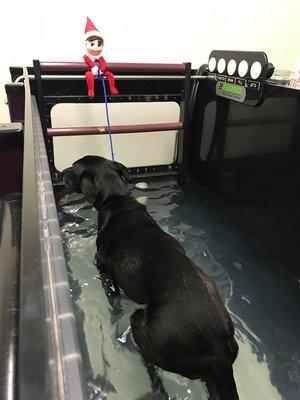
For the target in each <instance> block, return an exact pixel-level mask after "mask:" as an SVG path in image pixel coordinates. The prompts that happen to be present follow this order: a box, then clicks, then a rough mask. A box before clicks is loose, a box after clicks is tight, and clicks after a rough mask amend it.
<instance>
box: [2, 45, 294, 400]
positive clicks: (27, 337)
mask: <svg viewBox="0 0 300 400" xmlns="http://www.w3.org/2000/svg"><path fill="white" fill-rule="evenodd" d="M212 59H214V61H212ZM220 59H223V60H225V63H227V64H228V62H229V60H231V59H235V60H237V64H238V63H240V62H241V61H243V60H247V62H248V64H249V65H251V64H253V63H254V62H257V60H258V61H259V63H260V65H261V71H260V75H259V76H258V77H256V78H255V79H254V78H253V77H252V76H250V75H249V76H248V75H247V74H245V75H244V77H239V76H236V74H237V72H233V73H232V74H229V73H228V70H226V69H225V67H224V69H223V70H222V69H220V71H221V72H219V71H218V63H219V61H220ZM110 68H111V69H112V71H113V72H114V73H115V75H116V79H117V80H118V87H119V89H120V93H121V94H120V95H118V96H114V97H109V101H110V102H128V103H130V102H145V103H147V102H168V101H172V102H176V103H177V104H178V105H179V108H180V116H179V121H178V122H176V123H170V124H160V123H155V124H154V123H153V124H144V125H126V126H125V125H124V126H115V127H113V129H112V133H118V134H123V133H124V134H126V133H128V132H136V135H138V134H139V132H153V131H157V132H159V131H162V134H163V132H166V131H168V130H176V131H177V134H176V137H177V139H176V149H175V156H174V162H173V163H171V164H167V165H149V166H146V167H145V166H138V165H137V166H135V167H132V168H129V172H130V174H131V177H132V181H133V182H138V181H141V180H143V181H145V182H147V183H148V185H149V188H150V190H149V192H147V191H144V192H141V191H139V190H138V189H136V188H133V194H134V195H135V196H136V197H139V196H141V195H144V196H145V197H146V198H147V202H148V203H147V206H148V209H149V210H150V214H151V215H153V216H154V217H155V218H156V219H157V221H158V222H159V223H160V224H161V226H163V228H164V229H166V230H167V231H168V232H169V233H171V234H173V236H174V237H175V238H177V239H178V240H180V241H182V243H183V245H184V246H185V249H186V251H187V254H188V255H189V256H190V257H192V258H193V259H194V260H195V261H196V262H199V263H201V266H203V268H204V270H205V272H206V273H208V274H210V275H211V276H212V277H213V278H214V279H215V281H216V283H217V286H218V289H219V291H220V293H221V296H222V298H223V300H224V302H225V304H226V306H227V307H228V309H229V311H230V313H231V315H232V317H233V321H234V324H235V327H236V332H237V337H238V340H239V344H240V353H241V356H240V360H241V361H240V362H238V363H237V366H236V367H235V368H236V369H235V376H237V387H238V391H239V393H240V398H241V399H245V400H250V398H251V396H252V395H253V393H255V390H256V391H257V393H256V395H255V399H257V400H260V399H262V400H269V399H270V400H271V399H272V400H273V399H276V400H280V399H282V400H298V399H299V397H300V389H299V387H300V344H299V337H300V321H299V311H300V305H299V295H300V288H299V282H300V280H299V278H300V270H299V265H300V251H299V249H298V247H299V246H298V242H297V240H298V238H299V237H300V210H299V209H300V206H299V204H300V201H299V200H300V199H299V163H300V161H299V153H300V119H299V115H300V112H299V111H300V91H299V90H297V89H296V88H295V87H292V86H293V83H294V82H292V83H291V82H287V81H282V80H280V81H279V80H276V75H275V76H274V77H273V78H271V75H272V72H273V70H274V68H273V66H272V65H271V64H269V63H268V60H267V57H266V55H265V54H264V53H260V52H225V51H213V52H212V53H211V55H210V57H209V63H208V64H207V65H206V64H205V65H203V66H201V67H200V68H199V69H198V70H192V69H191V65H190V64H189V63H187V64H121V63H120V64H111V65H110ZM84 70H85V66H84V64H83V63H54V62H39V61H38V60H35V61H34V63H33V67H28V68H24V69H21V68H19V67H12V68H11V77H12V83H10V84H7V85H6V92H7V97H8V105H9V110H10V115H11V121H12V122H13V123H16V122H22V123H23V124H24V129H23V132H22V129H21V130H20V132H18V135H19V136H18V139H17V140H16V141H13V142H12V143H11V142H10V139H9V143H8V142H7V135H6V134H5V142H6V143H8V144H7V145H6V146H2V147H0V150H1V152H2V154H9V152H12V153H10V154H11V155H12V156H10V157H6V159H5V162H4V158H2V161H1V160H0V166H1V167H3V168H7V169H9V173H11V169H13V170H14V173H13V174H11V176H14V177H16V176H21V175H22V179H23V185H22V188H21V187H20V179H19V180H18V179H16V180H15V181H14V184H11V186H10V187H9V188H8V189H7V190H3V191H1V192H0V194H1V198H0V218H1V219H0V300H1V303H0V318H1V320H0V349H1V354H2V358H1V361H0V372H1V376H2V377H4V379H1V381H0V398H1V399H3V400H9V399H14V398H18V399H20V400H23V399H25V400H27V399H28V400H29V399H30V400H35V399H47V400H48V399H49V400H52V399H53V400H57V399H60V400H65V399H72V400H73V399H74V400H76V399H78V400H80V399H88V398H90V399H94V400H96V399H97V400H100V399H106V398H107V399H110V398H111V399H122V400H124V399H126V400H127V398H128V400H135V399H169V398H172V399H173V398H178V396H183V395H184V393H185V396H186V397H182V398H186V399H196V398H197V399H198V398H201V399H202V398H203V399H207V398H208V397H207V392H206V389H205V385H204V384H202V383H200V382H199V385H200V386H199V387H200V389H201V390H200V391H197V390H199V388H197V387H196V386H197V385H198V383H196V384H195V383H191V382H189V381H188V380H180V379H179V378H178V379H177V378H176V379H175V378H174V379H173V378H172V377H170V376H169V375H168V374H164V373H163V372H161V373H160V374H161V381H162V383H160V384H157V382H156V384H154V383H153V379H154V380H155V379H156V378H155V377H154V378H153V376H151V372H149V371H146V372H147V373H148V375H149V377H150V378H149V379H150V381H151V380H152V384H151V385H150V386H151V388H152V389H151V390H152V391H151V393H150V394H149V393H147V394H145V390H144V391H143V388H139V390H140V392H138V391H136V392H134V391H133V389H132V392H130V393H135V395H134V396H135V397H132V398H129V397H128V396H130V395H129V394H128V393H129V392H126V395H125V397H124V393H125V389H126V388H125V386H124V392H123V393H122V392H121V391H120V390H121V389H120V390H117V389H116V387H117V384H116V383H114V385H115V386H114V385H113V384H112V383H111V382H109V384H108V383H105V382H104V381H105V375H103V376H101V377H99V376H98V378H97V380H96V379H95V377H93V378H91V377H90V375H91V358H92V353H91V352H92V350H91V348H89V343H88V340H86V338H85V337H84V335H85V328H86V325H84V323H86V321H87V320H88V314H85V312H86V310H84V309H79V306H78V304H77V303H76V299H77V298H76V295H75V294H74V291H75V289H76V287H78V283H76V282H75V278H74V271H72V262H73V263H74V261H72V257H74V258H73V260H75V259H76V257H77V256H78V254H77V253H74V254H73V255H72V251H73V250H72V248H70V247H68V243H69V242H68V240H70V238H71V236H72V238H74V235H75V236H76V235H79V236H80V235H82V236H81V239H82V238H83V239H84V238H87V237H91V239H93V236H91V235H95V229H94V226H95V223H96V222H95V218H96V217H95V213H94V211H93V209H92V207H91V206H89V205H88V204H86V203H85V202H84V199H82V198H79V197H76V196H75V197H72V196H71V197H68V196H69V195H67V197H66V194H65V192H64V186H63V184H62V180H61V171H59V170H58V169H57V168H56V166H55V151H54V146H53V140H55V137H56V136H65V137H66V136H71V137H73V136H76V135H96V134H97V135H98V134H105V133H107V127H106V126H101V127H86V128H80V127H78V128H65V127H64V128H53V127H52V125H51V110H52V108H53V107H54V106H55V105H56V104H59V103H70V102H71V103H89V102H90V100H89V99H88V97H87V96H86V94H85V81H84ZM248 74H250V68H249V72H248ZM254 76H255V75H254ZM99 101H100V102H103V101H104V98H103V96H102V94H101V93H99V92H98V93H97V91H96V98H95V99H94V100H93V101H92V102H99ZM22 133H23V134H22ZM21 137H22V139H21ZM1 138H2V136H1V131H0V145H1ZM12 149H14V150H12ZM20 149H23V166H22V155H21V156H20ZM16 155H17V156H16ZM12 159H13V160H15V161H13V162H12V164H11V161H12ZM20 160H21V162H20ZM1 162H2V164H1ZM3 168H1V169H2V171H3ZM2 175H3V176H2ZM8 176H9V175H8ZM0 179H1V181H0V182H1V184H2V189H3V188H4V189H5V186H7V187H8V183H7V182H8V179H7V178H5V177H4V174H3V173H0ZM12 179H13V178H12ZM9 181H10V182H11V179H10V178H9ZM21 191H22V199H21V196H20V195H18V194H16V193H15V192H19V193H20V192H21ZM13 192H14V193H13ZM141 193H142V194H141ZM164 213H166V214H164ZM70 218H71V220H72V221H75V222H76V224H77V225H76V226H77V228H74V231H73V230H72V229H73V225H72V227H71V228H70V225H68V221H69V219H70ZM68 230H69V231H68ZM91 232H92V233H91ZM69 233H70V236H68V234H69ZM89 235H90V236H89ZM79 236H78V237H79ZM72 240H73V239H72ZM83 243H85V242H83ZM74 251H76V250H74ZM95 252H96V249H95ZM85 256H87V255H85ZM87 258H88V256H87ZM91 268H93V267H92V265H91ZM90 271H91V272H90V273H91V274H93V273H94V272H93V270H92V269H91V270H90ZM78 279H79V278H78ZM91 279H93V280H94V281H96V276H92V275H91ZM74 282H75V283H74ZM76 285H77V286H76ZM80 290H81V291H84V290H85V286H84V284H83V285H82V288H81V289H80ZM70 291H71V293H73V294H72V296H71V295H70ZM84 293H85V296H88V295H89V293H88V291H86V292H84ZM89 300H91V298H89ZM122 301H123V302H125V303H126V299H125V300H124V299H123V300H122ZM95 302H96V299H95ZM125 303H124V304H125ZM126 304H127V303H126ZM99 306H100V304H99ZM130 307H132V305H130ZM8 311H9V312H8ZM126 315H127V314H126V313H125V316H126ZM128 315H129V314H128ZM111 318H112V320H113V314H112V316H111ZM126 318H127V317H126ZM85 319H86V321H85ZM2 321H5V323H4V324H3V323H2ZM126 321H127V320H126ZM122 324H126V323H125V322H124V321H123V322H122ZM123 328H124V329H123ZM125 328H126V326H125V325H124V326H123V325H122V328H120V331H118V335H119V336H120V337H121V339H122V332H124V331H125ZM93 329H94V331H93V334H94V335H96V334H97V329H99V327H97V329H96V330H95V327H94V328H93ZM118 329H119V328H118ZM99 336H100V333H99ZM102 339H103V340H102V341H104V338H102ZM248 339H249V342H248V341H247V340H248ZM115 342H117V341H115ZM121 343H122V340H121ZM249 343H250V345H249V348H250V350H251V351H250V350H249V349H248V347H247V346H248V344H249ZM118 346H119V347H118V348H117V352H119V351H124V350H122V347H120V343H119V344H118ZM120 348H121V350H120ZM125 351H126V352H130V351H133V352H134V351H135V350H132V348H131V347H130V346H129V347H128V348H126V349H125ZM246 351H249V354H251V356H250V355H249V354H248V353H247V354H248V356H246ZM118 354H119V353H118ZM121 354H122V357H123V355H124V353H121ZM247 357H248V358H247ZM254 358H255V359H256V361H255V362H257V364H255V368H256V369H257V371H260V372H259V373H257V375H256V374H255V373H254V370H255V368H254V367H253V370H252V369H251V368H250V366H251V365H254V364H253V363H254V361H253V359H254ZM106 361H107V360H106ZM130 365H131V364H130ZM262 366H263V367H262ZM108 367H110V362H109V361H107V365H106V368H108ZM260 368H264V371H267V378H265V379H266V380H265V381H264V380H263V379H264V378H263V377H262V378H260V375H263V373H262V372H261V371H262V370H263V369H260ZM129 369H130V368H129ZM127 372H128V371H127ZM129 372H130V371H129ZM135 373H136V372H135ZM247 374H248V376H249V374H250V375H251V379H250V380H249V382H257V383H255V385H256V387H255V388H253V385H252V386H251V385H250V386H248V383H247ZM94 375H96V374H94ZM146 375H147V374H146V373H145V376H146ZM143 376H144V375H143ZM100 378H101V379H100ZM112 379H113V378H112ZM143 379H146V378H143ZM147 379H148V378H147ZM172 379H173V380H172ZM255 379H256V380H257V381H255ZM141 381H142V380H141ZM118 382H119V381H118ZM174 382H176V384H175V383H174ZM163 385H164V387H163ZM189 385H191V386H189ZM201 385H202V386H201ZM264 385H269V386H268V389H266V390H264V388H263V386H264ZM92 386H93V389H91V387H92ZM150 386H149V387H150ZM95 387H97V389H95ZM128 390H129V389H128ZM130 390H131V389H130ZM147 390H148V389H147ZM176 390H178V392H176ZM180 390H181V392H180V394H178V393H179V391H180ZM183 390H184V391H185V392H183ZM137 393H138V394H137ZM167 393H168V394H167ZM176 393H177V394H176ZM265 393H266V395H265ZM176 396H177V397H176ZM193 396H194V397H193ZM260 396H261V397H260ZM264 396H266V397H264ZM252 398H254V397H252Z"/></svg>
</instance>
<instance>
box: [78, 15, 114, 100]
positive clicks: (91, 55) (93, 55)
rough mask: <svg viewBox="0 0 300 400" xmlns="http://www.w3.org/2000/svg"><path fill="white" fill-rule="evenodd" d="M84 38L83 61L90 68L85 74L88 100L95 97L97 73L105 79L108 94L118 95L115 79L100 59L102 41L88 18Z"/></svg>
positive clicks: (102, 59)
mask: <svg viewBox="0 0 300 400" xmlns="http://www.w3.org/2000/svg"><path fill="white" fill-rule="evenodd" d="M84 38H85V48H86V54H85V55H84V57H83V59H84V61H85V62H86V64H87V65H88V66H89V68H90V71H87V72H86V74H85V76H86V84H87V88H88V96H89V98H90V99H91V100H92V99H93V98H94V97H95V91H94V76H98V73H99V74H100V75H104V76H106V77H107V80H108V85H109V90H110V93H111V94H112V95H116V94H118V90H117V88H116V86H115V78H114V76H113V74H112V72H110V71H109V70H108V69H107V67H106V62H105V60H104V58H103V57H100V55H101V53H102V49H103V44H104V42H103V39H102V37H101V36H100V34H99V31H98V29H97V28H96V27H95V25H94V24H93V23H92V21H91V20H90V19H89V18H87V21H86V26H85V32H84Z"/></svg>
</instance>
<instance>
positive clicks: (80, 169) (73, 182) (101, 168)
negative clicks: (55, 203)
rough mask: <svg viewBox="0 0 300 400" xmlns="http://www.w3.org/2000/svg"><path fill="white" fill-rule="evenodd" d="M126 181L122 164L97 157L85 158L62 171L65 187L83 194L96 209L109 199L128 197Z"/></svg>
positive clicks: (125, 171) (126, 174)
mask: <svg viewBox="0 0 300 400" xmlns="http://www.w3.org/2000/svg"><path fill="white" fill-rule="evenodd" d="M128 179H129V173H128V171H127V169H126V167H125V166H124V165H123V164H120V163H118V162H115V161H114V162H112V161H109V160H107V159H106V158H103V157H98V156H85V157H83V158H81V159H80V160H78V161H76V162H74V164H73V165H72V167H70V168H67V169H65V170H64V171H63V180H64V183H65V185H66V186H67V187H68V188H69V189H71V190H73V191H75V192H77V193H83V194H84V196H85V197H86V198H87V200H88V201H89V202H90V203H92V204H94V205H97V207H101V205H102V204H103V203H104V202H105V201H106V200H108V199H110V198H113V197H120V196H126V195H128V194H129V190H128V188H127V186H126V181H127V180H128Z"/></svg>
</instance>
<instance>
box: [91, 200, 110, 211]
mask: <svg viewBox="0 0 300 400" xmlns="http://www.w3.org/2000/svg"><path fill="white" fill-rule="evenodd" d="M113 200H114V199H113V198H112V199H106V200H104V201H103V203H102V204H101V205H100V206H98V205H97V203H96V204H95V206H96V208H97V209H98V211H102V210H104V209H105V208H106V207H108V206H109V205H110V204H111V203H112V202H113Z"/></svg>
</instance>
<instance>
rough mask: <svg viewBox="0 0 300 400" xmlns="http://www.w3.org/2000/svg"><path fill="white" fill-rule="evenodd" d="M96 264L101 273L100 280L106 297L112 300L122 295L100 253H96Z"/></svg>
mask: <svg viewBox="0 0 300 400" xmlns="http://www.w3.org/2000/svg"><path fill="white" fill-rule="evenodd" d="M95 264H96V267H97V269H98V271H99V278H100V280H101V283H102V287H103V289H104V291H105V294H106V296H107V297H108V299H109V300H110V298H112V297H114V296H115V295H118V294H119V293H120V290H119V286H118V284H117V282H116V280H115V279H114V277H113V276H112V274H111V273H110V272H109V271H108V269H107V267H106V265H105V263H104V261H103V260H102V259H101V256H100V255H99V253H96V256H95Z"/></svg>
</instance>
